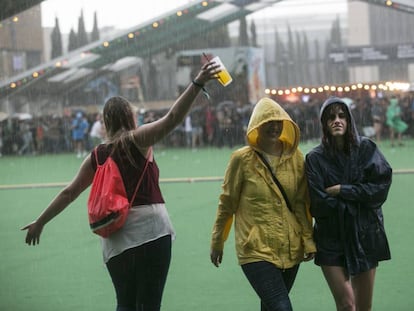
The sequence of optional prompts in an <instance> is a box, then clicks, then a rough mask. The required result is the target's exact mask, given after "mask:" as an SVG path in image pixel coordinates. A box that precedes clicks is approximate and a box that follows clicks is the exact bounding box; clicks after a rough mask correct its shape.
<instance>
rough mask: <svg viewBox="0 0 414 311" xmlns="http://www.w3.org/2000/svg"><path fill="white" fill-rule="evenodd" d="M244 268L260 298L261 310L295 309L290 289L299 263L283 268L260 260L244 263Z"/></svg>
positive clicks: (282, 310) (280, 310)
mask: <svg viewBox="0 0 414 311" xmlns="http://www.w3.org/2000/svg"><path fill="white" fill-rule="evenodd" d="M242 269H243V272H244V274H245V275H246V277H247V279H248V280H249V282H250V285H251V286H252V287H253V289H254V290H255V291H256V293H257V295H258V296H259V298H260V304H261V311H292V310H293V309H292V304H291V302H290V298H289V291H290V289H291V288H292V286H293V283H294V281H295V278H296V274H297V272H298V269H299V265H296V266H294V267H292V268H289V269H284V270H282V269H279V268H277V267H276V266H275V265H274V264H272V263H270V262H266V261H259V262H253V263H248V264H245V265H242Z"/></svg>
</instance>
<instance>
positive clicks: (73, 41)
mask: <svg viewBox="0 0 414 311" xmlns="http://www.w3.org/2000/svg"><path fill="white" fill-rule="evenodd" d="M77 48H78V37H77V35H76V33H75V31H74V30H73V28H71V29H70V32H69V43H68V51H69V52H70V51H73V50H76V49H77Z"/></svg>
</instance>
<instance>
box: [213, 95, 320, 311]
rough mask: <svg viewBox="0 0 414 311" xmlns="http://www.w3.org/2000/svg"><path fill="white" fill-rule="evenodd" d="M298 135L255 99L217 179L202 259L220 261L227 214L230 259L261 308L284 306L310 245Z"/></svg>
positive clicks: (284, 117)
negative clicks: (233, 256) (232, 245)
mask: <svg viewBox="0 0 414 311" xmlns="http://www.w3.org/2000/svg"><path fill="white" fill-rule="evenodd" d="M299 137H300V133H299V128H298V126H297V125H296V123H294V122H293V121H292V119H291V118H290V116H289V115H288V114H287V113H286V111H285V110H283V108H282V107H281V106H280V105H279V104H277V103H276V102H274V101H273V100H271V99H269V98H263V99H261V100H260V101H259V102H258V103H257V105H256V106H255V108H254V110H253V112H252V115H251V117H250V121H249V124H248V128H247V135H246V138H247V143H248V146H244V147H242V148H240V149H239V150H237V151H235V152H234V153H233V154H232V156H231V159H230V162H229V164H228V167H227V170H226V174H225V178H224V182H223V185H222V193H221V195H220V200H219V205H218V210H217V216H216V221H215V223H214V228H213V233H212V240H211V251H210V259H211V261H212V263H213V264H214V265H215V266H216V267H218V266H219V265H220V263H221V261H222V258H223V248H224V242H225V240H226V239H227V236H228V233H229V231H230V228H231V225H232V220H233V217H234V218H235V224H234V228H235V240H236V252H237V257H238V261H239V264H240V265H241V267H242V270H243V272H244V274H245V275H246V277H247V279H248V280H249V282H250V284H251V285H252V287H253V288H254V290H255V291H256V293H257V295H258V296H259V298H260V300H261V310H262V311H264V310H266V311H276V310H278V311H279V310H283V311H289V310H292V305H291V302H290V299H289V291H290V289H291V288H292V285H293V283H294V280H295V278H296V274H297V271H298V268H299V264H300V263H301V262H302V261H304V260H310V259H312V258H313V256H314V253H315V251H316V248H315V244H314V242H313V239H312V225H311V219H310V217H309V213H308V205H309V198H308V188H307V182H306V179H305V171H304V157H303V154H302V152H301V151H300V150H299V148H298V144H299ZM266 162H267V163H268V164H269V167H268V166H267V165H266ZM270 170H272V172H273V174H274V175H275V177H276V178H277V180H278V181H279V183H280V184H281V187H283V190H282V189H281V188H280V187H279V186H278V185H277V183H276V182H275V181H274V179H273V177H272V172H271V171H270ZM283 192H285V195H286V199H285V197H284V195H283Z"/></svg>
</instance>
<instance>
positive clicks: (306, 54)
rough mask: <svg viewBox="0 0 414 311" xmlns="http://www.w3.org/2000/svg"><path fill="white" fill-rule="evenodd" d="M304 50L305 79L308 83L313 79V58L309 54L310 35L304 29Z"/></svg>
mask: <svg viewBox="0 0 414 311" xmlns="http://www.w3.org/2000/svg"><path fill="white" fill-rule="evenodd" d="M302 36H303V51H302V57H303V67H304V77H303V79H304V81H305V82H306V81H308V83H309V82H310V81H312V76H311V73H310V71H311V65H312V64H311V59H310V56H309V41H308V35H307V33H306V32H305V31H304V32H303V34H302Z"/></svg>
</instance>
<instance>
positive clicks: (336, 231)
mask: <svg viewBox="0 0 414 311" xmlns="http://www.w3.org/2000/svg"><path fill="white" fill-rule="evenodd" d="M320 118H321V124H322V130H323V136H322V142H321V144H320V145H318V146H317V147H315V148H314V149H313V150H311V151H310V152H309V153H308V154H307V155H306V174H307V178H308V184H309V191H310V196H311V214H312V216H313V217H314V218H315V228H314V239H315V243H316V247H317V253H316V256H315V264H317V265H319V266H321V268H322V271H323V274H324V276H325V279H326V281H327V283H328V285H329V288H330V290H331V292H332V295H333V297H334V299H335V303H336V307H337V310H358V311H364V310H371V307H372V296H373V288H374V279H375V271H376V267H377V266H378V262H379V261H381V260H388V259H390V258H391V256H390V250H389V246H388V241H387V237H386V234H385V231H384V222H383V214H382V209H381V207H382V205H383V203H384V202H385V200H386V199H387V195H388V191H389V188H390V186H391V177H392V169H391V167H390V165H389V164H388V162H387V160H386V159H385V158H384V156H383V155H382V153H381V152H380V151H379V149H378V148H377V146H376V145H375V143H374V142H373V141H371V140H370V139H368V138H366V137H361V136H359V135H358V132H357V130H356V126H355V122H354V119H353V117H352V114H351V112H350V110H349V108H348V106H347V105H346V104H345V102H344V101H342V100H341V99H340V98H336V97H331V98H329V99H328V100H327V101H325V103H324V104H323V106H322V108H321V112H320Z"/></svg>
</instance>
